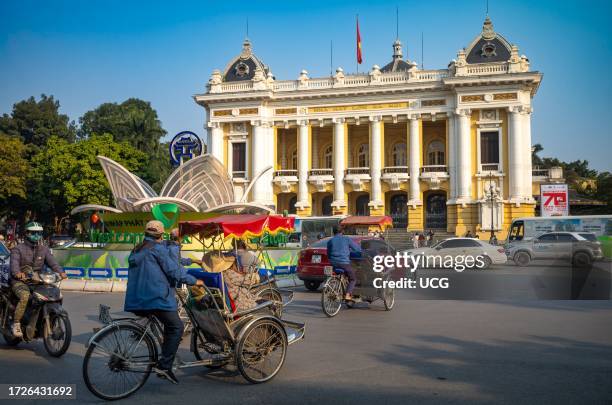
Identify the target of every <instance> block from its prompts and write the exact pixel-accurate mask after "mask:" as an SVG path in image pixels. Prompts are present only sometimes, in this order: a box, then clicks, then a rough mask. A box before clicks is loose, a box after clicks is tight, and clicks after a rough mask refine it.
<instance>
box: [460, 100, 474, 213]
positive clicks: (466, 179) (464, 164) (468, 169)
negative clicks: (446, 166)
mask: <svg viewBox="0 0 612 405" xmlns="http://www.w3.org/2000/svg"><path fill="white" fill-rule="evenodd" d="M457 115H458V117H459V123H458V124H459V128H458V132H457V162H456V170H457V199H458V200H461V202H466V200H467V201H470V200H472V148H471V143H470V132H471V131H470V118H471V115H472V111H471V110H458V111H457Z"/></svg>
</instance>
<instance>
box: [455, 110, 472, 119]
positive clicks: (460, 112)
mask: <svg viewBox="0 0 612 405" xmlns="http://www.w3.org/2000/svg"><path fill="white" fill-rule="evenodd" d="M455 114H457V115H458V116H460V117H470V116H471V115H472V110H471V109H469V108H457V109H456V110H455Z"/></svg>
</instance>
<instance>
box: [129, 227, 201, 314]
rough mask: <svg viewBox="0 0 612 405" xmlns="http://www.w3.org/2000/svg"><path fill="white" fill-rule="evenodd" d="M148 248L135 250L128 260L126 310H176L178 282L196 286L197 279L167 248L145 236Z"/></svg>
mask: <svg viewBox="0 0 612 405" xmlns="http://www.w3.org/2000/svg"><path fill="white" fill-rule="evenodd" d="M145 242H146V243H147V245H146V246H144V247H142V248H141V249H140V250H139V251H138V252H135V251H132V253H130V256H129V258H128V263H129V270H128V282H127V291H126V293H125V305H124V310H125V311H129V312H132V311H143V310H154V309H157V310H161V311H176V309H177V307H176V298H175V294H174V287H175V286H176V284H178V283H184V284H189V285H193V284H195V283H196V279H195V277H193V276H192V275H189V274H187V271H186V270H185V269H184V268H183V267H181V266H180V265H179V263H178V260H175V259H173V258H172V256H171V255H170V253H169V251H168V248H167V247H166V246H165V245H164V244H163V243H160V242H156V241H155V240H154V239H153V238H150V237H145Z"/></svg>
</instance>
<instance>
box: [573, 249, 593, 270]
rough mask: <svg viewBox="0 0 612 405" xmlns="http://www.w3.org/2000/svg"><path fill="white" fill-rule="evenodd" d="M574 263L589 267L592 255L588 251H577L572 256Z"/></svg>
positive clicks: (577, 265)
mask: <svg viewBox="0 0 612 405" xmlns="http://www.w3.org/2000/svg"><path fill="white" fill-rule="evenodd" d="M572 263H574V266H576V267H589V266H590V265H591V256H590V255H589V254H588V253H586V252H577V253H575V254H574V257H573V258H572Z"/></svg>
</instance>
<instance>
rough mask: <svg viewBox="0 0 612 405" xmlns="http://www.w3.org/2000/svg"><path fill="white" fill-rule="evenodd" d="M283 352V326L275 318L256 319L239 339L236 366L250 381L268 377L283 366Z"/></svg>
mask: <svg viewBox="0 0 612 405" xmlns="http://www.w3.org/2000/svg"><path fill="white" fill-rule="evenodd" d="M286 354H287V334H286V333H285V328H283V326H282V325H281V324H280V323H279V322H278V321H275V320H272V319H269V318H264V319H259V320H257V321H255V322H253V323H252V324H251V325H250V326H249V327H248V329H247V330H246V331H245V332H244V334H243V335H242V338H241V339H240V341H239V342H238V346H237V348H236V361H237V363H238V370H239V371H240V374H242V376H243V377H244V378H245V379H246V380H247V381H249V382H251V383H253V384H259V383H263V382H266V381H270V380H271V379H272V378H274V376H275V375H276V374H277V373H278V372H279V371H280V369H281V367H282V366H283V363H284V362H285V356H286Z"/></svg>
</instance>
